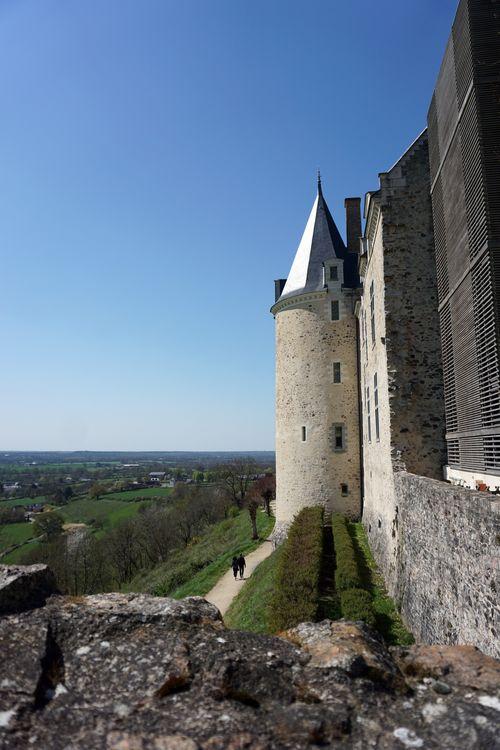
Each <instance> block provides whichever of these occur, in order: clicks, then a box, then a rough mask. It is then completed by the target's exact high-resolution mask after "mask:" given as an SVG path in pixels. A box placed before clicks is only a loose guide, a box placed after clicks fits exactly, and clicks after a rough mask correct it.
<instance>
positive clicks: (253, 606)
mask: <svg viewBox="0 0 500 750" xmlns="http://www.w3.org/2000/svg"><path fill="white" fill-rule="evenodd" d="M282 550H283V547H282V546H281V547H278V549H277V550H275V551H274V552H273V553H272V555H270V556H269V557H267V558H266V559H265V560H263V561H262V562H261V563H260V565H259V566H258V567H257V568H256V569H255V570H254V572H253V573H252V575H251V577H250V578H249V579H248V581H247V582H246V583H245V585H244V586H243V588H242V589H241V591H240V593H239V594H238V596H237V597H236V599H234V601H233V603H232V604H231V606H230V607H229V609H228V611H227V612H226V614H225V616H224V622H225V624H226V625H227V627H228V628H233V629H237V630H250V631H251V632H252V633H269V632H271V627H270V625H269V621H268V614H269V608H270V604H271V597H272V594H273V591H274V587H275V581H276V567H277V563H278V560H279V557H280V554H281V552H282Z"/></svg>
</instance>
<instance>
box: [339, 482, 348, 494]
mask: <svg viewBox="0 0 500 750" xmlns="http://www.w3.org/2000/svg"><path fill="white" fill-rule="evenodd" d="M340 491H341V492H342V494H343V495H348V494H349V486H348V485H347V484H341V485H340Z"/></svg>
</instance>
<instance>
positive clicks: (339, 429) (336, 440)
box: [333, 424, 345, 451]
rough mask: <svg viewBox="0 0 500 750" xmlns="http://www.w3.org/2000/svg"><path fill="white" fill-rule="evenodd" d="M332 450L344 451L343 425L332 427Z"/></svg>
mask: <svg viewBox="0 0 500 750" xmlns="http://www.w3.org/2000/svg"><path fill="white" fill-rule="evenodd" d="M333 450H334V451H343V450H345V427H344V425H343V424H334V425H333Z"/></svg>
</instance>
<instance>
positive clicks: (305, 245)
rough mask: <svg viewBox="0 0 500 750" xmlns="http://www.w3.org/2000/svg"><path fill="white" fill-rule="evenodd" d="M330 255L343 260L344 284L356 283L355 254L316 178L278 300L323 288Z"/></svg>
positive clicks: (350, 285)
mask: <svg viewBox="0 0 500 750" xmlns="http://www.w3.org/2000/svg"><path fill="white" fill-rule="evenodd" d="M333 258H340V259H341V260H343V261H344V286H348V287H357V286H359V276H358V271H357V254H356V253H350V252H348V250H347V248H346V246H345V245H344V241H343V239H342V237H341V236H340V233H339V230H338V229H337V227H336V226H335V222H334V220H333V218H332V215H331V213H330V211H329V209H328V206H327V205H326V201H325V199H324V197H323V191H322V189H321V180H320V179H319V178H318V195H317V196H316V200H315V201H314V204H313V207H312V210H311V213H310V214H309V219H308V220H307V224H306V228H305V229H304V234H303V235H302V239H301V241H300V244H299V247H298V250H297V252H296V253H295V258H294V261H293V263H292V267H291V269H290V273H289V274H288V278H287V280H286V284H285V286H284V287H283V292H282V294H281V297H280V300H283V299H286V298H287V297H295V296H296V295H299V294H306V293H307V292H317V291H320V290H321V289H323V288H324V286H325V282H324V274H323V263H324V262H325V261H327V260H332V259H333Z"/></svg>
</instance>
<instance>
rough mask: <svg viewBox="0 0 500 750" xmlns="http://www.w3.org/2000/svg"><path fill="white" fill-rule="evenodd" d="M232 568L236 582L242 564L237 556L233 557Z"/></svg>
mask: <svg viewBox="0 0 500 750" xmlns="http://www.w3.org/2000/svg"><path fill="white" fill-rule="evenodd" d="M231 567H232V569H233V575H234V580H236V579H237V577H238V570H239V567H240V564H239V561H238V558H237V557H236V555H235V556H234V557H233V562H232V563H231Z"/></svg>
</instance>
